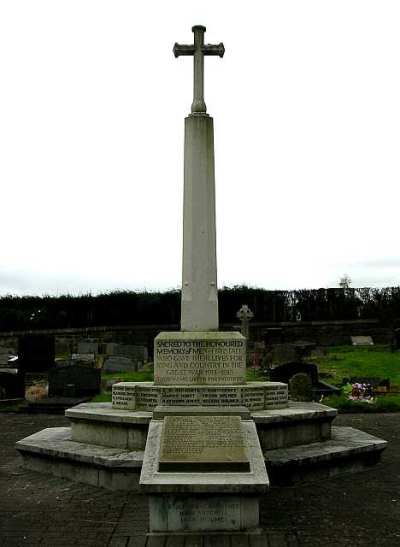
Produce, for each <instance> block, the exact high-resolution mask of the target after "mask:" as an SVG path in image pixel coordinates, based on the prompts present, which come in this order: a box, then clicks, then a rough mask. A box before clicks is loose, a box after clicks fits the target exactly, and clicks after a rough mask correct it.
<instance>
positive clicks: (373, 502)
mask: <svg viewBox="0 0 400 547" xmlns="http://www.w3.org/2000/svg"><path fill="white" fill-rule="evenodd" d="M336 421H337V424H338V425H344V426H352V427H356V428H360V429H362V430H364V431H366V432H368V433H371V434H373V435H377V436H379V437H382V438H384V439H386V440H387V441H389V444H388V447H387V449H386V451H385V452H384V454H383V457H382V463H380V464H378V465H377V466H375V467H372V468H371V469H367V470H366V471H364V472H360V473H356V474H350V475H342V476H338V477H334V478H330V479H328V480H326V479H325V480H323V481H317V482H309V483H305V484H298V485H295V486H291V487H281V486H280V487H273V488H271V489H270V490H269V492H268V493H267V494H266V495H265V496H264V497H263V499H262V503H261V525H262V528H263V531H264V533H263V535H262V536H260V537H259V538H258V539H257V538H255V537H253V538H252V540H251V541H247V539H246V541H243V538H242V539H240V538H238V537H236V538H235V537H233V538H232V537H231V538H228V539H222V538H221V537H220V536H213V535H211V536H209V537H208V538H207V539H205V538H203V539H201V538H199V537H198V536H193V537H191V538H188V537H187V538H186V539H185V538H184V537H181V538H178V539H176V538H172V539H171V538H170V539H169V540H168V542H167V541H166V540H165V538H164V537H154V538H153V539H152V540H151V541H149V540H148V541H147V544H146V536H145V533H146V530H147V527H148V509H147V498H146V496H144V495H138V494H135V493H127V492H111V491H108V490H104V489H101V488H95V487H92V486H88V485H85V484H79V483H73V482H70V481H68V480H65V479H60V478H57V477H52V476H49V475H44V474H40V473H37V472H33V471H27V470H24V469H22V468H21V467H19V460H18V456H17V453H16V451H15V448H14V445H15V442H16V441H17V440H19V439H21V438H24V437H26V436H27V435H30V434H32V433H34V432H36V431H39V430H41V429H43V428H45V427H56V426H65V425H67V420H66V419H65V418H64V417H63V416H59V415H57V416H55V415H47V414H35V415H31V414H25V413H10V412H8V413H0V545H2V546H3V545H4V546H5V547H14V546H18V547H20V546H25V545H30V546H33V545H42V546H48V547H51V546H58V545H63V546H76V547H77V546H80V545H85V546H89V545H93V546H98V547H102V546H111V547H113V546H114V547H117V546H118V547H120V546H124V547H144V546H145V545H147V547H175V546H176V547H185V546H186V547H188V546H192V547H194V546H198V547H211V546H218V547H236V546H237V547H242V546H247V547H253V546H257V547H261V546H262V547H313V546H315V547H339V546H367V547H372V546H383V547H385V546H390V547H396V546H398V545H400V472H399V469H400V414H398V413H392V414H347V415H340V416H339V417H338V418H337V420H336Z"/></svg>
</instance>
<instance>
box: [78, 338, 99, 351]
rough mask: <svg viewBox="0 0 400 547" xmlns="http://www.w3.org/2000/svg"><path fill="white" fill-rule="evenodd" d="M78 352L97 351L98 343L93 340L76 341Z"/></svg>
mask: <svg viewBox="0 0 400 547" xmlns="http://www.w3.org/2000/svg"><path fill="white" fill-rule="evenodd" d="M77 353H80V354H89V353H91V354H97V353H99V343H98V342H96V341H93V340H81V341H80V342H78V351H77Z"/></svg>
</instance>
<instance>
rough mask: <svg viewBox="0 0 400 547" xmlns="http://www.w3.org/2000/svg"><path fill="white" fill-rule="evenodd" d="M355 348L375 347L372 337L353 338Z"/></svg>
mask: <svg viewBox="0 0 400 547" xmlns="http://www.w3.org/2000/svg"><path fill="white" fill-rule="evenodd" d="M350 338H351V343H352V344H353V346H373V345H374V342H373V340H372V337H371V336H351V337H350Z"/></svg>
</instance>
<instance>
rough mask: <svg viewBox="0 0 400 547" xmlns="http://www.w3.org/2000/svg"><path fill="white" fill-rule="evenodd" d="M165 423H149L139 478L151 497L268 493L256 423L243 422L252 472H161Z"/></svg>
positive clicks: (245, 442)
mask: <svg viewBox="0 0 400 547" xmlns="http://www.w3.org/2000/svg"><path fill="white" fill-rule="evenodd" d="M162 426H163V423H162V421H160V420H152V421H151V422H150V427H149V434H148V436H147V443H146V449H145V456H144V460H143V467H142V473H141V477H140V485H141V490H142V491H143V492H145V493H149V494H185V495H188V496H189V495H191V494H220V495H224V494H230V495H234V494H240V495H244V496H246V495H259V494H262V493H264V492H266V490H267V488H268V485H269V481H268V475H267V473H266V470H265V464H264V458H263V455H262V451H261V447H260V443H259V440H258V437H257V431H256V427H255V424H254V422H251V421H242V422H241V423H240V426H241V430H242V434H243V438H244V444H245V446H246V454H247V456H248V458H249V463H250V472H214V473H190V472H181V473H174V472H160V471H159V461H160V446H161V442H160V441H161V433H162Z"/></svg>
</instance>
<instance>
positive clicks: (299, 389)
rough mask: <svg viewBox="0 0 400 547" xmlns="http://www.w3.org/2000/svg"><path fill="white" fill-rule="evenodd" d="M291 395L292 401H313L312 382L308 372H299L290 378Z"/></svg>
mask: <svg viewBox="0 0 400 547" xmlns="http://www.w3.org/2000/svg"><path fill="white" fill-rule="evenodd" d="M289 395H290V398H291V399H292V401H312V398H313V391H312V382H311V378H310V376H309V375H308V374H305V373H304V372H299V373H298V374H295V375H294V376H292V378H291V379H290V380H289Z"/></svg>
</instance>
